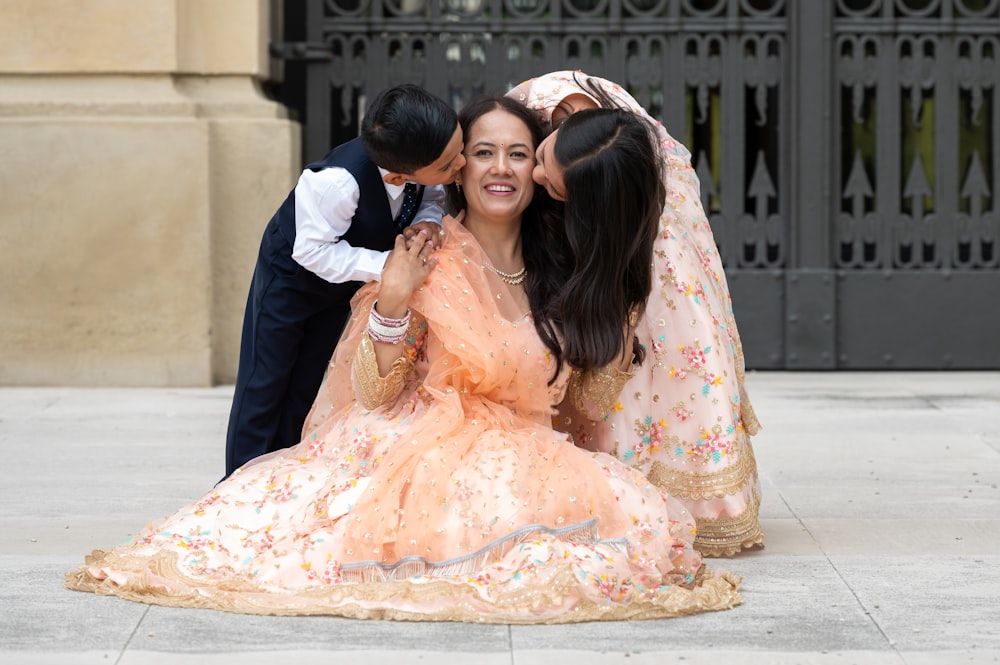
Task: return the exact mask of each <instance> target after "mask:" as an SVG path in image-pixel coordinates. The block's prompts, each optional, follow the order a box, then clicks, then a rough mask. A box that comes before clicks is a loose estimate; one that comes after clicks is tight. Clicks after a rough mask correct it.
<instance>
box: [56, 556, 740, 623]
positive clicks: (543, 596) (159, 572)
mask: <svg viewBox="0 0 1000 665" xmlns="http://www.w3.org/2000/svg"><path fill="white" fill-rule="evenodd" d="M97 566H100V567H103V566H107V567H109V568H113V569H114V570H115V575H114V576H115V579H116V580H117V582H113V581H112V580H111V578H110V577H108V578H105V579H96V578H95V577H94V576H92V575H91V574H90V573H88V572H87V569H94V568H95V567H97ZM124 571H127V572H124ZM740 583H741V578H739V577H735V576H733V575H731V574H729V573H727V572H716V573H709V572H706V571H705V570H704V569H703V570H702V571H701V573H699V576H698V578H697V579H696V580H695V585H694V587H693V588H691V589H688V588H685V587H682V586H676V585H674V586H667V587H662V588H660V589H658V590H657V591H655V592H652V593H634V594H632V597H631V598H630V602H627V603H621V602H616V601H614V600H609V599H600V600H597V599H593V598H581V597H579V594H578V590H579V582H578V580H577V572H576V571H575V570H574V569H573V567H572V566H570V565H564V566H562V567H559V568H557V569H555V570H554V571H553V572H552V574H550V575H547V576H546V578H545V579H544V580H537V581H536V583H534V584H531V585H528V586H521V587H517V588H514V589H512V590H510V591H507V590H498V591H495V592H492V593H488V594H487V593H484V591H483V589H482V588H479V587H477V586H476V585H475V584H474V583H473V582H471V581H467V580H460V579H456V580H439V579H435V580H422V579H420V578H414V579H412V580H406V581H396V582H363V583H357V584H332V585H329V586H317V587H313V588H309V589H305V590H299V591H296V592H295V593H294V594H293V593H274V592H269V591H266V590H263V589H260V588H257V587H255V586H254V585H252V584H250V583H248V582H241V581H233V582H229V581H226V582H224V583H223V582H220V583H218V584H206V583H205V582H196V581H194V580H192V579H190V578H188V577H185V576H184V575H183V574H182V573H181V571H180V570H179V569H178V567H177V559H176V555H175V554H174V553H172V552H160V553H159V554H157V555H156V556H153V557H139V556H128V557H123V556H119V555H116V554H115V553H113V552H104V551H101V550H95V551H94V552H93V554H91V556H89V557H87V563H86V564H85V565H84V566H81V567H80V568H79V569H78V570H76V571H72V572H69V573H67V574H66V587H67V588H69V589H73V590H77V591H87V592H92V593H96V594H100V595H115V596H118V597H120V598H124V599H126V600H131V601H135V602H140V603H147V604H151V605H162V606H166V607H182V608H199V609H214V610H222V611H226V612H236V613H241V614H257V615H275V616H308V615H330V616H341V617H348V618H355V619H385V620H397V621H461V622H468V623H491V624H566V623H577V622H583V621H621V620H635V619H662V618H668V617H677V616H684V615H688V614H695V613H698V612H707V611H717V610H726V609H730V608H732V607H735V606H736V605H739V604H740V603H742V597H741V595H740V593H739V586H740Z"/></svg>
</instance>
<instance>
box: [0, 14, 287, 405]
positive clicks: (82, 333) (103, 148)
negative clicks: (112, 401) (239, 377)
mask: <svg viewBox="0 0 1000 665" xmlns="http://www.w3.org/2000/svg"><path fill="white" fill-rule="evenodd" d="M0 16H2V17H3V20H2V21H0V153H2V159H0V384H6V385H12V384H20V385H155V386H162V385H178V386H181V385H207V384H209V383H212V382H231V381H232V380H233V379H234V377H235V372H236V362H237V355H238V347H239V330H240V325H241V322H242V316H243V307H244V304H245V300H246V291H247V287H248V285H249V279H250V275H251V272H252V270H253V262H254V258H255V255H256V250H257V246H258V242H259V240H260V233H261V230H262V229H263V227H264V225H265V224H266V222H267V220H268V218H269V217H270V215H271V214H272V213H273V212H274V210H275V209H276V208H277V206H278V205H279V204H280V203H281V201H282V200H283V199H284V197H285V196H286V195H287V193H288V190H289V189H290V188H291V186H292V185H293V184H294V180H295V176H296V175H297V173H298V170H299V128H298V125H297V124H296V123H294V122H291V121H290V120H288V118H287V116H286V114H285V111H284V109H283V108H282V107H281V106H280V105H278V104H275V103H274V102H271V101H269V100H267V99H266V97H265V96H264V95H263V94H262V93H261V90H260V87H259V85H260V82H261V80H262V79H264V78H266V77H267V75H268V71H267V65H268V60H267V56H266V48H267V41H268V30H269V27H268V22H267V21H268V6H267V2H266V0H211V1H210V2H205V1H203V0H144V1H143V2H134V1H133V0H88V1H87V2H78V1H76V0H0Z"/></svg>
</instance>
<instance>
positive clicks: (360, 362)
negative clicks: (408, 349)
mask: <svg viewBox="0 0 1000 665" xmlns="http://www.w3.org/2000/svg"><path fill="white" fill-rule="evenodd" d="M411 328H412V321H411ZM411 332H412V331H411ZM412 367H413V361H412V360H410V357H409V355H408V354H407V353H405V352H404V353H403V355H401V356H400V357H399V358H397V359H396V360H395V361H394V362H393V363H392V367H390V368H389V373H388V374H386V375H385V376H380V375H379V373H378V359H377V358H376V357H375V345H374V344H373V343H372V339H371V337H369V336H368V334H367V333H365V334H363V335H361V343H360V344H358V350H357V351H356V352H355V353H354V362H353V363H352V364H351V372H352V376H353V378H354V392H355V393H356V394H357V396H358V401H360V402H361V405H362V406H364V407H365V408H366V409H367V410H369V411H371V410H372V409H376V408H378V407H380V406H382V405H383V404H388V403H389V402H392V401H393V400H394V399H396V398H397V397H399V393H401V392H403V385H404V384H405V383H406V377H407V376H408V375H409V373H410V369H411V368H412Z"/></svg>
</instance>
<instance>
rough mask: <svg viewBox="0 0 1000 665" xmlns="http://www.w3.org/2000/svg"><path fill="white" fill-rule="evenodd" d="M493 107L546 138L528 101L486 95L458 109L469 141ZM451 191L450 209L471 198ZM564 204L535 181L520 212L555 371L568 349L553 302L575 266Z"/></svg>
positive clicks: (530, 282) (537, 315)
mask: <svg viewBox="0 0 1000 665" xmlns="http://www.w3.org/2000/svg"><path fill="white" fill-rule="evenodd" d="M491 111H504V112H505V113H509V114H511V115H513V116H515V117H516V118H519V119H520V120H521V121H522V122H523V123H524V124H525V126H526V127H527V128H528V131H529V132H530V133H531V141H532V146H533V147H534V148H537V147H538V145H539V144H540V143H541V142H542V139H543V138H544V137H545V130H544V128H543V126H542V123H541V121H540V120H539V118H538V116H537V115H535V113H534V112H533V111H531V110H529V109H528V108H527V107H526V106H523V105H522V104H520V103H519V102H517V101H514V100H513V99H510V98H509V97H501V96H483V97H479V98H477V99H474V100H473V101H471V102H469V103H468V104H466V105H465V107H464V108H463V109H462V110H461V111H459V114H458V124H459V125H460V126H461V128H462V133H463V135H464V136H465V137H466V140H468V137H469V131H470V129H471V128H472V126H473V125H474V124H475V123H476V121H477V120H479V119H480V118H481V117H483V116H484V115H486V114H487V113H490V112H491ZM447 192H448V206H449V209H450V210H452V211H455V212H457V211H460V210H465V207H466V205H467V202H466V199H465V194H464V193H463V192H462V190H461V189H459V188H458V187H457V186H456V185H454V184H452V185H448V186H447ZM561 208H562V206H561V204H560V203H559V202H558V201H554V200H552V199H551V198H550V197H549V196H548V194H546V193H545V190H544V189H543V188H541V187H539V186H537V185H536V186H535V193H534V198H533V199H532V201H531V204H530V205H529V206H528V208H527V209H526V210H525V211H524V214H523V215H522V217H521V255H522V257H523V258H524V266H525V268H527V270H528V274H527V277H526V278H525V279H526V281H525V291H526V292H527V294H528V302H529V305H530V307H531V313H532V317H533V318H534V321H535V329H536V330H537V331H538V335H539V337H541V338H542V342H543V343H544V344H545V346H546V347H547V348H548V349H549V350H550V351H551V352H552V354H553V355H554V356H555V358H556V361H557V371H556V374H558V368H559V367H561V366H562V354H563V350H562V347H561V346H560V342H559V335H558V334H557V330H558V326H557V322H556V321H555V320H553V314H554V312H555V310H553V309H552V307H551V305H552V303H553V302H555V300H556V299H557V298H558V296H559V293H560V291H561V290H562V288H563V286H564V285H565V283H566V280H567V279H568V278H569V276H570V274H571V273H572V268H573V264H572V257H571V256H570V253H569V250H568V246H569V245H568V243H567V239H566V229H565V225H564V224H563V220H562V209H561ZM553 380H555V375H553Z"/></svg>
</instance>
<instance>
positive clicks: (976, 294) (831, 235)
mask: <svg viewBox="0 0 1000 665" xmlns="http://www.w3.org/2000/svg"><path fill="white" fill-rule="evenodd" d="M304 1H305V6H306V8H307V9H306V10H305V13H306V14H307V15H306V16H304V19H305V20H304V24H305V38H306V41H305V42H303V43H301V44H291V45H275V47H274V49H273V50H274V51H275V52H276V53H281V54H287V57H291V58H295V57H301V58H303V59H307V60H308V61H309V65H308V72H307V74H306V78H307V79H308V84H307V85H306V86H305V87H306V91H307V93H306V96H307V99H306V102H305V105H304V107H305V115H306V117H307V122H306V123H305V145H306V150H305V155H304V157H305V158H306V160H311V159H314V158H316V157H318V156H320V155H322V154H323V152H325V151H326V150H327V149H328V148H329V147H330V146H331V145H334V144H337V143H340V142H341V141H343V140H346V139H347V138H351V137H353V136H354V135H356V132H357V123H358V119H359V117H360V115H361V114H362V113H363V112H364V107H365V102H366V99H367V98H368V96H369V95H371V94H372V93H373V92H375V91H378V90H381V89H383V88H385V87H387V86H390V85H393V84H395V83H400V82H403V81H408V82H414V83H419V84H421V85H423V86H425V87H426V88H428V89H429V90H431V91H432V92H435V93H436V94H439V95H440V96H442V97H444V98H446V99H448V100H449V101H450V102H451V103H452V104H454V105H455V106H456V108H457V107H460V106H461V105H462V104H464V103H465V102H467V101H469V100H470V99H471V98H473V97H474V96H475V95H478V94H480V93H483V92H502V91H504V90H507V89H508V88H510V87H512V86H513V85H516V84H517V83H519V82H521V81H523V80H525V79H527V78H530V77H531V76H534V75H537V74H540V73H544V72H548V71H553V70H560V69H581V70H583V71H585V72H587V73H589V74H593V75H597V76H603V77H605V78H608V79H611V80H614V81H617V82H619V83H622V84H623V85H624V86H625V87H626V88H628V89H629V90H630V91H631V92H632V93H633V94H634V95H635V96H636V98H637V99H638V100H639V101H640V103H642V104H643V105H644V106H645V107H646V108H647V110H649V112H650V113H651V114H652V115H653V116H655V117H657V118H659V119H660V120H661V121H662V122H663V123H664V125H665V126H666V127H667V129H668V130H669V131H670V132H671V134H673V135H674V136H676V137H677V138H678V139H679V140H681V141H682V142H683V143H684V144H685V145H686V146H688V148H690V150H691V152H692V161H693V165H694V167H695V169H696V171H697V173H698V175H699V178H700V180H701V198H702V203H703V205H704V207H705V210H706V211H707V213H708V215H709V219H710V221H711V224H712V228H713V230H714V232H715V236H716V240H717V242H718V244H719V246H720V252H721V255H722V257H723V261H724V264H725V267H726V273H727V276H728V278H729V282H730V285H731V287H732V290H733V301H734V304H735V306H736V310H737V317H738V319H739V321H740V328H741V332H742V334H743V339H744V346H745V348H746V353H747V359H748V364H749V366H752V367H762V368H767V367H775V368H779V367H787V368H803V369H804V368H834V367H849V368H872V367H885V366H895V367H1000V344H996V343H995V341H994V342H993V343H992V344H991V343H988V342H987V341H986V338H985V337H983V334H982V333H980V332H976V330H977V329H976V328H974V327H968V326H966V327H958V328H956V327H955V326H956V325H957V324H956V323H955V320H956V319H958V318H960V316H961V313H962V312H964V311H965V309H966V305H965V303H967V302H969V301H977V302H978V301H983V300H989V299H990V298H992V299H993V300H1000V257H998V254H1000V246H998V243H1000V214H998V213H997V199H998V197H997V192H998V191H1000V97H998V94H1000V92H998V91H1000V85H998V84H1000V67H998V66H997V65H998V64H1000V63H998V62H997V58H998V55H1000V0H304ZM300 52H301V54H302V55H301V56H297V55H296V54H297V53H300ZM879 319H885V320H887V321H893V322H894V323H893V324H891V325H890V326H889V327H885V326H883V327H881V328H879V327H875V328H873V327H872V326H871V322H872V321H873V320H879ZM990 322H991V323H989V326H988V327H992V328H996V327H1000V314H997V315H993V318H991V319H990ZM909 329H914V330H920V331H921V333H923V334H922V336H921V337H920V339H918V340H915V341H912V340H907V341H905V343H904V341H903V340H902V338H901V335H900V331H901V330H909ZM990 339H993V337H990ZM983 348H986V351H982V349H983Z"/></svg>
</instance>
